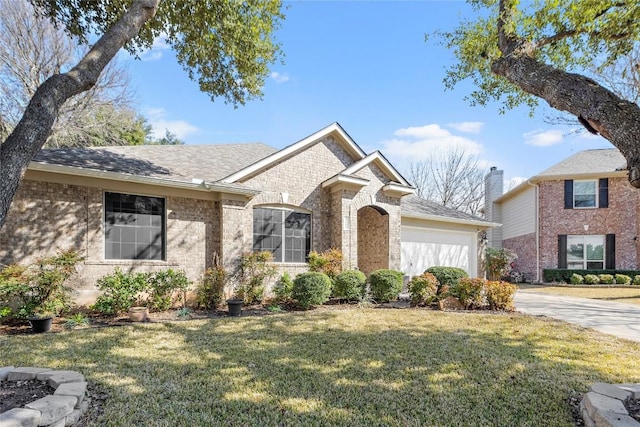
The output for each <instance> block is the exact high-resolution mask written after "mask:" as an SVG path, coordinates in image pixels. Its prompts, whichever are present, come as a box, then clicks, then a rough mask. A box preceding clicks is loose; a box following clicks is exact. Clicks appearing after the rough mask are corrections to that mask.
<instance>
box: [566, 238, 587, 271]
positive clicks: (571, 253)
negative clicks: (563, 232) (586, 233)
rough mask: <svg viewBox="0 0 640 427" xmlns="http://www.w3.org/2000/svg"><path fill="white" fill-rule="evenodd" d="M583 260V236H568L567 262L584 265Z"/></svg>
mask: <svg viewBox="0 0 640 427" xmlns="http://www.w3.org/2000/svg"><path fill="white" fill-rule="evenodd" d="M582 260H584V239H583V238H582V236H567V261H568V262H569V263H571V262H575V261H580V262H581V263H582ZM580 268H582V267H580Z"/></svg>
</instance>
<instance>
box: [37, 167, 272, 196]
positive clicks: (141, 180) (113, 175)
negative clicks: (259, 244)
mask: <svg viewBox="0 0 640 427" xmlns="http://www.w3.org/2000/svg"><path fill="white" fill-rule="evenodd" d="M28 169H30V170H34V171H42V172H51V173H60V174H66V175H73V176H80V177H91V178H100V179H107V180H112V181H124V182H133V183H137V184H148V185H157V186H161V187H171V188H181V189H186V190H194V191H203V192H222V193H230V194H238V195H242V196H246V197H249V198H251V197H253V196H255V195H256V194H259V193H260V191H257V190H252V189H250V188H245V187H240V186H238V185H234V184H226V183H218V182H214V183H207V182H205V181H203V180H199V179H192V180H191V182H185V181H178V180H175V179H166V178H157V177H153V176H141V175H131V174H124V173H119V172H109V171H100V170H95V169H86V168H81V167H76V166H63V165H55V164H49V163H39V162H31V163H29V167H28Z"/></svg>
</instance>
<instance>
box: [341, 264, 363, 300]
mask: <svg viewBox="0 0 640 427" xmlns="http://www.w3.org/2000/svg"><path fill="white" fill-rule="evenodd" d="M366 283H367V277H366V276H365V275H364V273H363V272H362V271H360V270H345V271H343V272H342V273H340V274H338V275H337V276H336V278H335V281H334V285H333V293H334V294H335V296H336V297H338V298H344V299H347V300H349V301H355V300H359V299H360V298H362V297H363V296H364V292H365V290H366V288H365V284H366Z"/></svg>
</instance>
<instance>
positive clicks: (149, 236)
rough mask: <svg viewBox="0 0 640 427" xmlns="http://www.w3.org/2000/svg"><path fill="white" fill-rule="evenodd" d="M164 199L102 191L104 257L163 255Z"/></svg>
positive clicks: (163, 256) (138, 257) (148, 257)
mask: <svg viewBox="0 0 640 427" xmlns="http://www.w3.org/2000/svg"><path fill="white" fill-rule="evenodd" d="M164 225H165V200H164V199H163V198H160V197H149V196H137V195H133V194H121V193H108V192H105V193H104V244H105V248H104V254H105V255H104V256H105V259H143V260H144V259H146V260H163V259H165V226H164Z"/></svg>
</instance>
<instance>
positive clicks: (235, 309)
mask: <svg viewBox="0 0 640 427" xmlns="http://www.w3.org/2000/svg"><path fill="white" fill-rule="evenodd" d="M227 305H228V306H229V316H240V315H241V314H242V300H241V299H228V300H227Z"/></svg>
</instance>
